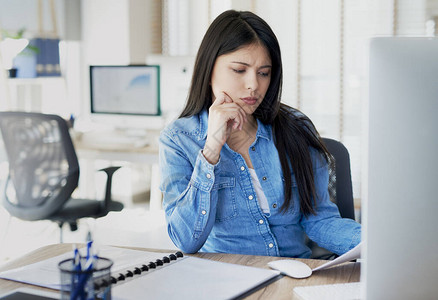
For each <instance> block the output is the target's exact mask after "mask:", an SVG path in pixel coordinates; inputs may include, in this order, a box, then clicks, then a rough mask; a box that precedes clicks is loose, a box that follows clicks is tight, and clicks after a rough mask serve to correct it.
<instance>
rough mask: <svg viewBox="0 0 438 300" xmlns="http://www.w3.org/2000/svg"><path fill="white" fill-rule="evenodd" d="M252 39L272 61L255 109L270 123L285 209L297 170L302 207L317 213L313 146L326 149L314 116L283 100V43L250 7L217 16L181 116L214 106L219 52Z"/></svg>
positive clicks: (325, 154) (203, 45)
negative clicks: (213, 80)
mask: <svg viewBox="0 0 438 300" xmlns="http://www.w3.org/2000/svg"><path fill="white" fill-rule="evenodd" d="M254 43H260V44H262V45H263V46H265V47H266V49H267V50H268V51H269V55H270V57H271V62H272V70H271V83H270V85H269V87H268V90H267V92H266V95H265V97H264V99H263V101H262V103H261V104H260V105H259V107H258V108H257V109H256V111H255V112H254V114H253V115H254V117H256V118H257V119H259V120H260V121H261V122H263V123H264V124H271V125H272V130H273V134H274V142H275V145H276V147H277V150H278V153H279V157H280V163H281V167H282V170H283V176H284V179H285V183H284V197H285V199H284V200H285V201H284V204H283V206H282V207H281V211H283V212H284V211H286V210H287V209H288V208H289V207H290V205H291V198H292V170H293V173H294V174H295V178H296V181H297V186H298V193H299V195H300V209H301V211H302V212H303V213H304V214H305V215H309V214H315V207H316V200H315V199H316V197H317V195H316V191H315V183H314V178H313V175H314V174H313V167H312V160H311V156H310V152H309V147H313V148H315V149H316V150H318V151H319V152H320V153H321V154H322V155H323V157H324V158H325V159H326V160H328V157H329V156H328V151H327V149H326V148H325V146H324V144H323V143H322V142H321V140H320V138H319V135H318V133H317V131H316V129H315V127H314V126H313V124H312V122H311V121H310V120H309V119H308V118H307V117H306V116H304V115H303V114H301V113H300V112H298V111H297V110H295V109H293V108H291V107H289V106H287V105H285V104H283V103H280V100H281V88H282V82H283V67H282V62H281V52H280V46H279V43H278V40H277V38H276V36H275V34H274V32H273V31H272V29H271V28H270V26H269V25H268V24H267V23H266V22H265V21H264V20H263V19H261V18H260V17H258V16H257V15H255V14H254V13H252V12H248V11H242V12H238V11H235V10H228V11H226V12H223V13H222V14H220V15H219V16H218V17H217V18H216V19H215V20H214V21H213V23H212V24H211V25H210V27H209V28H208V30H207V32H206V34H205V36H204V38H203V40H202V42H201V46H200V47H199V51H198V54H197V56H196V60H195V66H194V70H193V77H192V83H191V87H190V90H189V95H188V98H187V103H186V105H185V107H184V109H183V111H182V113H181V115H180V118H183V117H190V116H193V115H195V114H198V113H199V112H201V111H202V110H203V109H207V110H208V109H209V108H210V106H211V104H212V99H213V95H212V93H213V92H212V90H211V86H210V81H211V75H212V72H213V67H214V64H215V62H216V59H217V57H218V56H221V55H224V54H227V53H231V52H234V51H236V50H238V49H240V48H242V47H244V46H247V45H251V44H254Z"/></svg>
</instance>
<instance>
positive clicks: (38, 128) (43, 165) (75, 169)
mask: <svg viewBox="0 0 438 300" xmlns="http://www.w3.org/2000/svg"><path fill="white" fill-rule="evenodd" d="M0 129H1V133H2V136H3V142H4V144H5V148H6V154H7V156H8V161H9V176H8V180H7V182H6V185H5V192H4V197H3V205H4V207H5V208H6V209H7V210H8V211H9V213H10V214H11V215H13V216H16V217H18V218H20V219H24V220H29V221H33V220H40V219H44V218H46V217H48V216H50V215H51V214H53V213H54V212H56V211H57V210H59V209H60V208H61V207H62V206H63V205H64V204H65V202H66V201H67V200H69V199H70V197H71V194H72V193H73V191H74V190H75V189H76V187H77V186H78V180H79V163H78V159H77V156H76V153H75V151H74V147H73V143H72V141H71V138H70V135H69V132H68V126H67V124H66V122H65V120H64V119H62V118H60V117H59V116H55V115H45V114H39V113H25V112H0Z"/></svg>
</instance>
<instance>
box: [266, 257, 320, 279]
mask: <svg viewBox="0 0 438 300" xmlns="http://www.w3.org/2000/svg"><path fill="white" fill-rule="evenodd" d="M268 266H269V267H271V268H272V269H275V270H278V271H280V272H281V273H282V274H284V275H287V276H290V277H293V278H307V277H309V276H310V275H312V269H311V268H310V267H309V266H308V265H306V264H305V263H303V262H301V261H299V260H293V259H281V260H274V261H271V262H269V263H268Z"/></svg>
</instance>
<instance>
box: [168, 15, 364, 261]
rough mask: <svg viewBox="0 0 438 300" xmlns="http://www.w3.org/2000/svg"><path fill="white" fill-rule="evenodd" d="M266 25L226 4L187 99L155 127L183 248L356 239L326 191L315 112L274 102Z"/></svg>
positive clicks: (301, 253)
mask: <svg viewBox="0 0 438 300" xmlns="http://www.w3.org/2000/svg"><path fill="white" fill-rule="evenodd" d="M281 87H282V62H281V54H280V47H279V44H278V41H277V38H276V37H275V34H274V33H273V32H272V30H271V28H270V27H269V25H268V24H266V22H265V21H263V20H262V19H261V18H260V17H258V16H256V15H255V14H253V13H251V12H237V11H233V10H231V11H226V12H224V13H222V14H221V15H220V16H218V17H217V18H216V19H215V20H214V22H213V23H212V24H211V26H210V27H209V29H208V30H207V32H206V34H205V36H204V39H203V41H202V43H201V46H200V48H199V51H198V54H197V57H196V62H195V67H194V72H193V78H192V84H191V88H190V91H189V95H188V100H187V103H186V106H185V108H184V110H183V112H182V114H181V116H180V117H179V119H177V120H176V121H174V122H173V123H171V124H170V125H169V126H167V127H166V128H165V129H164V130H163V131H162V133H161V136H160V169H161V190H162V192H163V197H164V198H163V206H164V209H165V212H166V220H167V223H168V233H169V236H170V238H171V239H172V241H173V242H174V243H175V245H176V246H177V247H179V248H180V249H181V250H183V251H184V252H188V253H194V252H197V251H199V250H201V251H205V252H226V253H239V254H253V255H269V256H289V257H309V256H310V254H311V251H310V249H309V248H308V247H307V246H306V245H305V233H306V234H307V235H308V236H309V238H310V239H312V240H313V241H315V242H317V243H318V244H319V245H320V246H321V247H324V248H326V249H328V250H330V251H332V252H334V253H337V254H343V253H345V252H347V251H348V250H350V249H352V248H353V247H354V246H356V245H357V244H358V243H359V242H360V232H361V226H360V224H358V223H356V222H354V221H353V220H350V219H342V218H341V217H340V215H339V212H338V209H337V207H336V205H335V204H333V203H332V202H331V201H330V200H329V195H328V189H327V186H328V160H329V155H328V152H327V150H326V148H325V147H324V145H323V144H322V143H321V140H320V138H319V135H318V133H317V131H316V129H315V128H314V126H313V124H312V122H311V121H310V120H309V119H308V118H307V117H306V116H304V115H303V114H302V113H300V112H299V111H297V110H295V109H293V108H291V107H289V106H287V105H285V104H282V103H280V96H281Z"/></svg>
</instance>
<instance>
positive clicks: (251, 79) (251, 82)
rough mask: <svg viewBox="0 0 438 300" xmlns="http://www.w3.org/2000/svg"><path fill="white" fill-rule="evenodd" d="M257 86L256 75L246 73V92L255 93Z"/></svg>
mask: <svg viewBox="0 0 438 300" xmlns="http://www.w3.org/2000/svg"><path fill="white" fill-rule="evenodd" d="M258 86H259V83H258V79H257V74H256V73H252V72H248V77H247V80H246V88H247V89H248V90H253V91H255V90H256V89H257V88H258Z"/></svg>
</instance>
